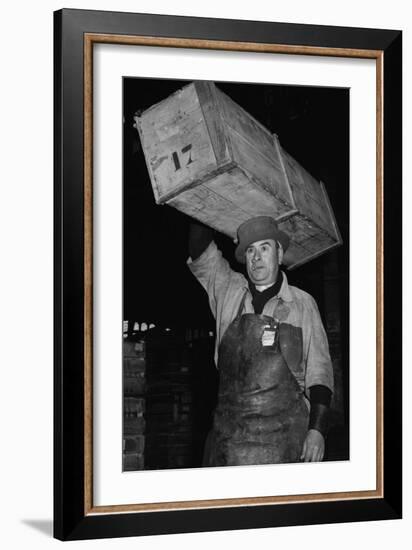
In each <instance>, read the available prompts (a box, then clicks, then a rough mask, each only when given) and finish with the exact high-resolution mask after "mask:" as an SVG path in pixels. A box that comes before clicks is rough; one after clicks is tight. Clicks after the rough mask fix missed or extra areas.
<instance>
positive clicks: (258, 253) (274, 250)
mask: <svg viewBox="0 0 412 550" xmlns="http://www.w3.org/2000/svg"><path fill="white" fill-rule="evenodd" d="M245 257H246V269H247V274H248V276H249V279H250V280H251V281H252V283H253V284H255V285H256V286H264V285H271V284H273V283H274V282H275V281H276V279H277V276H278V271H279V265H280V262H281V249H280V248H279V247H278V246H277V243H276V241H274V240H273V239H265V240H263V241H256V242H254V243H252V244H251V245H249V246H248V248H247V249H246V252H245Z"/></svg>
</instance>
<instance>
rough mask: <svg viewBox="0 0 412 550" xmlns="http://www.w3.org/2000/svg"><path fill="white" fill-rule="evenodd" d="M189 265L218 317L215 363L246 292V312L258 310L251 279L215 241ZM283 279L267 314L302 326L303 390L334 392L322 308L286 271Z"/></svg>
mask: <svg viewBox="0 0 412 550" xmlns="http://www.w3.org/2000/svg"><path fill="white" fill-rule="evenodd" d="M187 263H188V266H189V268H190V270H191V272H192V273H193V275H194V276H195V277H196V279H197V280H198V281H199V282H200V284H201V285H202V286H203V288H204V289H205V290H206V292H207V294H208V296H209V304H210V308H211V310H212V313H213V315H214V317H215V319H216V346H215V362H216V364H217V359H218V349H219V344H220V342H221V340H222V337H223V335H224V333H225V332H226V329H227V328H228V326H229V325H230V323H231V322H232V321H233V319H234V318H235V317H236V315H237V313H238V310H239V307H240V303H241V301H242V298H243V296H244V294H245V293H246V299H245V303H244V309H243V312H242V313H254V310H253V305H252V295H251V292H250V290H249V286H248V281H247V279H246V278H245V277H244V276H243V275H242V274H241V273H238V272H236V271H233V270H232V269H231V267H230V265H229V263H228V262H227V260H225V259H224V258H223V256H222V253H221V252H220V250H219V249H218V248H217V246H216V244H215V243H214V242H211V243H210V244H209V246H208V247H207V249H206V250H205V251H204V252H203V253H202V254H201V256H199V258H197V259H196V260H194V261H192V260H191V258H189V259H188V262H187ZM282 275H283V282H282V286H281V288H280V291H279V293H278V295H277V296H274V297H272V298H271V299H270V300H268V301H267V302H266V304H265V307H264V309H263V311H262V313H263V314H264V315H269V316H274V317H276V318H277V319H279V321H280V322H281V323H288V324H290V325H292V326H293V327H298V328H301V329H302V347H303V349H302V363H301V364H300V365H299V366H298V368H297V369H296V371H295V372H293V374H294V375H295V377H296V380H297V381H298V384H299V386H300V387H301V389H302V391H303V392H304V393H305V394H306V396H307V395H308V394H307V390H308V389H309V388H310V387H311V386H314V385H317V384H322V385H323V386H326V387H328V388H329V389H330V390H331V391H332V392H333V369H332V363H331V359H330V355H329V345H328V339H327V336H326V333H325V329H324V328H323V324H322V320H321V318H320V314H319V310H318V307H317V305H316V302H315V300H314V299H313V298H312V296H311V295H310V294H308V293H307V292H304V291H303V290H300V289H299V288H296V287H294V286H291V285H289V284H288V281H287V278H286V275H285V274H284V273H283V274H282Z"/></svg>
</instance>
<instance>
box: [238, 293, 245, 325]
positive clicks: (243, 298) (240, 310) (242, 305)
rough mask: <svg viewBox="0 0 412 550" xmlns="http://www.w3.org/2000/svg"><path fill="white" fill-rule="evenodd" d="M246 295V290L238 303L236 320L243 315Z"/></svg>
mask: <svg viewBox="0 0 412 550" xmlns="http://www.w3.org/2000/svg"><path fill="white" fill-rule="evenodd" d="M246 294H247V290H245V292H244V294H243V297H242V299H241V301H240V305H239V309H238V310H237V314H236V319H239V317H241V315H242V313H243V307H244V305H245V300H246Z"/></svg>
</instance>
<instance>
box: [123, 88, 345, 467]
mask: <svg viewBox="0 0 412 550" xmlns="http://www.w3.org/2000/svg"><path fill="white" fill-rule="evenodd" d="M186 84H188V82H187V81H180V80H161V79H138V78H125V79H124V112H123V116H124V119H123V122H124V200H123V208H124V218H123V219H124V257H123V263H124V265H123V267H124V277H123V280H124V292H123V311H124V316H123V318H124V320H128V321H129V332H128V334H127V339H129V340H133V339H136V338H140V337H142V334H141V333H140V334H137V333H136V331H133V326H134V323H135V322H136V321H137V322H139V323H141V322H145V323H147V324H150V323H153V324H154V325H155V326H156V328H155V329H153V330H152V331H149V333H150V332H151V334H149V333H147V334H145V335H143V336H144V337H145V338H146V339H148V338H149V340H150V338H157V345H158V346H163V344H160V341H162V342H163V339H164V337H165V336H167V337H168V338H169V341H171V340H170V339H171V338H173V334H175V335H176V338H177V339H178V340H179V338H180V336H182V335H183V334H185V335H186V336H185V341H186V342H189V346H190V353H191V354H192V355H191V358H190V359H188V360H187V364H188V365H189V367H188V368H189V372H190V374H191V376H192V379H191V382H190V384H189V385H190V387H191V388H192V390H191V391H192V394H193V396H195V398H196V399H195V401H196V403H197V405H196V406H194V409H195V412H194V418H193V419H192V420H191V422H193V423H194V424H193V430H194V431H195V432H196V434H197V435H196V438H195V439H197V443H196V444H195V446H196V445H197V447H196V448H197V451H195V452H194V455H195V458H193V456H192V463H190V464H182V465H185V466H187V465H189V466H196V465H199V460H200V457H201V452H202V445H203V441H204V434H205V433H206V431H207V429H208V426H209V425H210V419H211V412H210V411H211V409H212V408H213V404H214V401H213V398H210V397H207V398H206V397H205V395H214V394H215V390H216V384H217V375H216V372H215V368H214V366H213V360H212V357H211V354H212V351H213V342H210V341H209V342H207V337H209V339H210V333H211V332H213V331H214V328H215V327H214V319H213V317H212V315H211V313H210V310H209V306H208V300H207V296H206V293H205V292H204V290H203V289H202V288H201V286H200V285H199V283H198V282H197V281H196V280H195V279H194V277H193V276H192V275H191V273H190V271H189V269H188V268H187V266H186V260H187V257H188V251H187V240H188V228H189V223H190V218H189V217H187V216H186V215H184V214H182V213H180V212H178V211H177V210H175V209H173V208H171V207H169V206H158V205H156V204H155V201H154V196H153V191H152V187H151V183H150V178H149V175H148V171H147V168H146V163H145V159H144V154H143V151H142V148H141V145H140V139H139V136H138V132H137V130H136V129H135V128H134V120H133V116H134V114H135V113H136V112H138V111H143V110H145V109H147V108H148V107H150V106H152V105H153V104H155V103H157V102H159V101H162V100H163V99H165V98H167V97H168V96H169V95H171V94H172V93H173V92H175V91H176V90H178V89H179V88H182V87H183V86H184V85H186ZM216 85H217V86H218V87H219V88H220V89H221V90H222V91H223V92H225V93H226V94H227V95H229V96H230V97H231V98H232V99H233V100H234V101H235V102H236V103H238V104H239V105H240V106H242V107H243V108H244V109H245V110H246V111H247V112H248V113H250V114H251V115H252V116H253V117H255V118H256V119H257V120H258V121H260V122H261V123H262V124H263V125H264V126H266V127H267V128H268V129H269V130H270V131H271V132H273V133H276V134H277V135H278V138H279V140H280V143H281V145H282V147H283V148H284V149H286V151H288V153H290V154H291V155H292V156H293V157H294V158H295V159H296V160H297V161H298V162H299V163H300V164H301V165H302V166H303V167H304V168H305V169H306V170H307V171H308V172H310V173H311V174H312V176H314V177H315V178H316V179H318V180H321V181H322V182H323V183H324V184H325V187H326V190H327V192H328V195H329V199H330V201H331V204H332V208H333V210H334V213H335V216H336V220H337V224H338V227H339V230H340V232H341V235H342V239H343V245H342V246H340V247H338V248H336V249H335V250H333V251H330V252H328V253H326V254H325V255H323V256H321V257H319V258H317V259H315V260H312V261H310V262H308V263H307V264H305V265H303V266H301V267H298V268H296V269H295V270H292V271H287V270H286V273H287V276H288V281H289V283H290V284H292V285H296V286H298V287H299V288H302V289H303V290H305V291H307V292H309V293H310V294H311V295H312V296H313V297H314V298H315V300H316V302H317V304H318V306H319V310H320V313H321V316H322V319H323V322H324V325H325V328H326V331H327V334H328V339H329V345H330V350H331V357H332V361H333V366H334V374H335V385H336V388H335V395H334V400H333V406H332V415H331V431H330V436H329V448H328V455H329V459H342V458H348V425H349V422H348V415H349V413H348V410H349V399H348V379H349V368H348V357H349V340H348V319H349V277H348V273H349V90H348V89H342V88H318V87H305V86H283V85H282V86H277V85H272V84H245V83H227V82H216ZM217 241H218V245H219V247H220V248H221V249H222V250H223V252H224V254H225V256H226V258H227V259H228V260H229V261H230V262H231V263H232V266H233V268H235V269H236V270H241V269H242V267H241V266H240V265H239V264H237V263H236V262H235V261H234V258H233V252H234V245H233V243H232V242H231V240H230V239H228V238H227V237H225V236H223V235H219V236H218V237H217ZM166 328H168V329H171V330H170V332H168V333H167V334H166V333H164V332H163V331H164V330H165V329H166ZM188 331H189V332H188ZM187 334H189V337H188V336H187ZM178 335H180V336H178ZM193 335H196V338H195V337H194V336H193ZM202 335H203V337H204V338H206V340H205V339H203V340H202ZM125 336H126V335H125ZM159 338H160V340H159ZM182 338H183V336H182ZM194 340H198V342H197V345H193V342H194ZM166 348H167V345H166ZM166 348H165V349H166ZM169 352H170V349H169ZM206 355H207V357H205V356H206ZM193 356H194V357H195V359H194V358H193ZM199 356H200V357H201V360H200V359H199ZM196 357H197V359H196ZM194 362H197V363H199V365H200V363H201V366H198V367H196V366H194ZM156 369H157V370H159V372H160V371H161V370H162V369H161V367H159V365H158V366H157V367H156V368H153V369H150V368H149V367H148V372H147V378H148V381H149V382H150V378H151V376H152V375H153V373H154V372H155V371H156ZM150 370H151V371H152V374H151V373H150ZM163 372H164V369H163ZM157 383H158V380H157V379H156V378H153V377H152V382H150V384H155V385H156V384H157ZM150 384H149V385H150ZM148 387H149V386H148ZM149 401H150V400H149ZM149 408H150V407H149ZM196 411H197V412H196ZM146 423H149V424H150V414H148V412H147V409H146ZM148 432H150V430H148ZM146 447H148V446H147V442H146ZM149 447H150V445H149ZM154 454H155V455H156V452H155V453H154ZM148 462H149V461H148V460H146V466H145V467H146V468H151V467H172V466H173V465H172V464H169V463H168V462H167V460H166V462H165V463H164V465H163V466H161V465H159V464H160V462H158V463H156V460H155V459H154V460H153V461H152V462H153V464H149V463H148Z"/></svg>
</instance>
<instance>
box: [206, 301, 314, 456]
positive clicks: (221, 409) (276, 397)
mask: <svg viewBox="0 0 412 550" xmlns="http://www.w3.org/2000/svg"><path fill="white" fill-rule="evenodd" d="M245 297H246V293H245V295H244V296H243V299H242V302H241V304H240V307H239V310H238V313H237V315H236V317H235V319H234V320H233V321H232V323H231V324H230V325H229V327H228V329H227V330H226V332H225V334H224V336H223V338H222V340H221V343H220V346H219V360H218V368H219V375H220V380H219V395H218V402H217V406H216V410H215V413H214V421H213V428H212V430H211V432H210V433H209V436H208V439H207V442H206V447H205V453H204V459H203V465H204V466H236V465H241V464H276V463H285V462H299V459H300V454H301V451H302V447H303V443H304V440H305V437H306V434H307V430H308V418H309V411H308V407H307V405H306V403H305V401H304V398H303V393H302V390H301V389H300V387H299V385H298V383H297V380H296V378H295V376H294V375H293V374H292V372H291V370H290V369H289V367H288V364H287V360H286V359H288V360H289V363H295V364H297V363H299V364H300V362H301V356H302V341H301V337H300V338H299V331H300V334H301V330H300V329H296V327H292V326H291V325H287V324H284V323H280V322H279V320H278V319H276V317H270V316H268V315H261V314H259V315H258V314H254V313H244V314H242V311H243V306H244V302H245ZM274 314H276V309H275V312H274ZM299 340H300V341H299Z"/></svg>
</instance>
